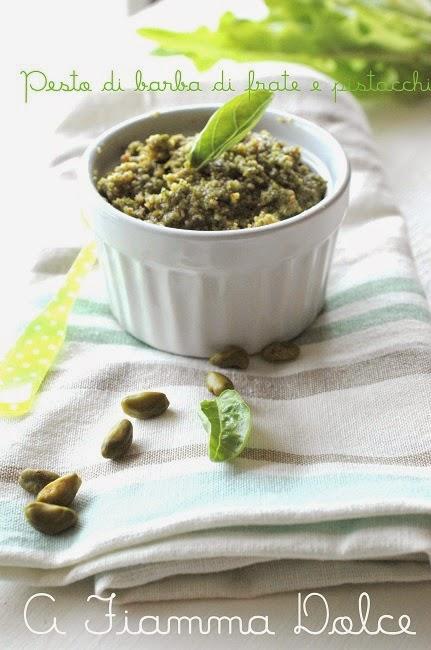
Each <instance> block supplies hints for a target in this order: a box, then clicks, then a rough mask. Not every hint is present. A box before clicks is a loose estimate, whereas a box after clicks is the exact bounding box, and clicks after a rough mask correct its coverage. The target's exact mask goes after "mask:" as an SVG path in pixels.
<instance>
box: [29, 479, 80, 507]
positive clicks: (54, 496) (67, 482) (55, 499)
mask: <svg viewBox="0 0 431 650" xmlns="http://www.w3.org/2000/svg"><path fill="white" fill-rule="evenodd" d="M81 483H82V481H81V479H80V478H79V476H78V474H75V473H73V474H65V475H64V476H60V478H58V479H56V480H55V481H52V483H48V485H45V487H44V488H43V489H42V490H41V491H40V492H39V494H38V495H37V498H36V501H42V502H43V503H50V504H52V505H56V506H69V505H70V504H71V503H72V501H73V499H74V498H75V496H76V493H77V492H78V490H79V488H80V487H81Z"/></svg>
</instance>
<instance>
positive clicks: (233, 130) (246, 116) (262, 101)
mask: <svg viewBox="0 0 431 650" xmlns="http://www.w3.org/2000/svg"><path fill="white" fill-rule="evenodd" d="M271 99H272V92H271V91H270V90H252V91H250V92H248V91H247V92H245V93H242V94H241V95H237V96H236V97H234V98H233V99H231V100H229V101H228V102H226V104H223V106H220V108H219V109H218V110H216V112H215V113H214V114H213V115H211V117H210V119H209V120H208V122H207V124H206V126H205V127H204V129H203V130H202V131H201V132H200V134H199V135H198V136H197V138H196V140H195V142H194V144H193V148H192V150H191V153H190V163H191V165H192V167H196V168H197V169H199V168H200V167H202V166H203V165H206V163H208V162H210V161H211V160H214V159H215V158H218V157H219V156H220V155H221V154H222V153H223V152H224V151H226V150H227V149H229V148H230V147H233V145H234V144H237V142H240V141H241V140H242V139H243V138H245V136H246V135H247V133H249V132H250V131H251V130H252V128H253V127H254V126H255V124H257V122H258V121H259V120H260V118H261V117H262V115H263V113H264V112H265V109H266V107H267V106H268V104H269V102H270V101H271Z"/></svg>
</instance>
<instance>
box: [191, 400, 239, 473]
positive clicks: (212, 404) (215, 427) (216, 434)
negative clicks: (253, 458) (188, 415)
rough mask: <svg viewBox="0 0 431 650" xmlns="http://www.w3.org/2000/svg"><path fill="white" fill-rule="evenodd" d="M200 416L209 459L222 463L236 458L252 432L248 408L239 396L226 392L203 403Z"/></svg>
mask: <svg viewBox="0 0 431 650" xmlns="http://www.w3.org/2000/svg"><path fill="white" fill-rule="evenodd" d="M199 415H200V418H201V420H202V422H203V425H204V427H205V429H206V431H207V432H208V433H209V434H210V440H209V457H210V459H211V460H212V461H214V462H221V461H225V460H232V459H233V458H236V456H239V454H240V453H241V452H242V451H243V449H244V447H245V446H246V444H247V441H248V438H249V435H250V431H251V413H250V408H249V406H248V404H246V403H245V402H244V400H243V399H242V397H241V395H240V394H239V393H237V391H236V390H225V391H223V393H221V395H219V396H218V397H216V398H215V399H207V400H204V401H202V402H201V406H200V411H199Z"/></svg>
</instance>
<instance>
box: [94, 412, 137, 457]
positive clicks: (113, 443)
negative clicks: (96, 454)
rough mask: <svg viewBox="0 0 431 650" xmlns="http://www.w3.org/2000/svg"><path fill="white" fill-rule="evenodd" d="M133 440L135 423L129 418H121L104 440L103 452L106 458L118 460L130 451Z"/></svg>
mask: <svg viewBox="0 0 431 650" xmlns="http://www.w3.org/2000/svg"><path fill="white" fill-rule="evenodd" d="M132 442H133V425H132V423H131V422H130V421H129V420H121V422H118V424H116V425H115V427H113V429H111V431H110V432H109V433H108V435H107V436H106V437H105V438H104V440H103V442H102V447H101V452H102V456H103V457H104V458H111V459H112V460H116V459H117V458H121V457H122V456H124V455H125V454H127V452H128V451H129V449H130V447H131V445H132Z"/></svg>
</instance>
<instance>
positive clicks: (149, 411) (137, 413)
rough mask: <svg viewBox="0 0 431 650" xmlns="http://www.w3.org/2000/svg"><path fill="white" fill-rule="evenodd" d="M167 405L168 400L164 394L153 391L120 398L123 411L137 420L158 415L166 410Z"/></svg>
mask: <svg viewBox="0 0 431 650" xmlns="http://www.w3.org/2000/svg"><path fill="white" fill-rule="evenodd" d="M168 406H169V400H168V398H167V397H166V395H165V394H164V393H157V392H154V391H144V392H142V393H135V394H134V395H128V396H127V397H125V398H124V399H123V400H121V407H122V409H123V411H124V413H126V414H127V415H130V416H131V417H133V418H138V419H139V420H148V419H150V418H155V417H158V416H159V415H162V413H164V412H165V411H166V410H167V408H168Z"/></svg>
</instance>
